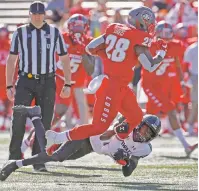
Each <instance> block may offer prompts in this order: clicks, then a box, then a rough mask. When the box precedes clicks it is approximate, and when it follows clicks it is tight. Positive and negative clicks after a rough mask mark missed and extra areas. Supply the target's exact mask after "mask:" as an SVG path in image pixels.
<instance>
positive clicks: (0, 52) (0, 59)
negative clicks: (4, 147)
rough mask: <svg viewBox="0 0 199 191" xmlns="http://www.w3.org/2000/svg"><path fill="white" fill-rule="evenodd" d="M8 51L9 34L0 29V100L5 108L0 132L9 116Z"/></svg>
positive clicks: (4, 28)
mask: <svg viewBox="0 0 199 191" xmlns="http://www.w3.org/2000/svg"><path fill="white" fill-rule="evenodd" d="M9 49H10V39H9V32H8V29H7V28H6V26H3V27H1V28H0V100H1V101H2V102H3V105H4V107H5V109H4V111H3V113H2V115H3V117H4V119H3V120H4V122H3V125H2V126H1V127H0V130H5V128H6V127H5V121H6V117H7V116H8V115H9V109H10V106H11V104H12V103H10V102H9V100H8V98H7V95H6V78H5V71H6V59H7V57H8V54H9Z"/></svg>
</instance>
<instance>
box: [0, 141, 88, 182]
mask: <svg viewBox="0 0 199 191" xmlns="http://www.w3.org/2000/svg"><path fill="white" fill-rule="evenodd" d="M89 143H90V142H88V140H87V139H85V140H78V141H72V142H67V143H65V144H63V145H61V146H60V148H59V149H58V150H57V151H55V152H54V153H53V155H52V156H49V155H47V153H46V152H41V153H39V154H36V155H34V156H32V157H29V158H27V159H23V160H10V161H8V163H6V164H5V165H4V166H3V168H2V169H1V171H0V180H1V181H4V180H5V179H6V178H7V177H8V176H9V175H10V174H11V173H12V172H14V171H15V170H16V169H18V168H21V167H23V166H28V165H35V164H44V163H46V162H57V161H59V162H62V161H64V160H68V159H70V160H72V159H77V158H80V157H82V156H84V155H86V154H88V153H90V152H92V147H91V145H90V147H88V146H89ZM86 147H88V148H90V150H89V149H87V150H86ZM78 152H79V153H78ZM77 154H78V155H77ZM73 155H74V156H73Z"/></svg>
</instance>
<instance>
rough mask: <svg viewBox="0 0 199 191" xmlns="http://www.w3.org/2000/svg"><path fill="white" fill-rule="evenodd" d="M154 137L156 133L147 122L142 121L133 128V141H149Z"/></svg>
mask: <svg viewBox="0 0 199 191" xmlns="http://www.w3.org/2000/svg"><path fill="white" fill-rule="evenodd" d="M155 137H156V134H155V133H154V132H153V130H152V129H151V128H150V127H149V125H148V124H146V123H145V122H142V123H141V124H140V125H138V127H137V128H135V129H134V130H133V141H134V142H140V143H143V142H149V141H151V140H153V139H154V138H155Z"/></svg>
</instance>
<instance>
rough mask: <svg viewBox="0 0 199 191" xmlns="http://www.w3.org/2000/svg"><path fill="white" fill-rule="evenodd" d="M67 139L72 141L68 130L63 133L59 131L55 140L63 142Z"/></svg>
mask: <svg viewBox="0 0 199 191" xmlns="http://www.w3.org/2000/svg"><path fill="white" fill-rule="evenodd" d="M65 141H71V138H70V136H69V133H68V131H63V132H61V133H57V135H56V137H55V142H56V143H57V144H60V143H63V142H65Z"/></svg>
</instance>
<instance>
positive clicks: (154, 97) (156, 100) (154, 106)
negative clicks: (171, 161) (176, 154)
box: [145, 88, 197, 156]
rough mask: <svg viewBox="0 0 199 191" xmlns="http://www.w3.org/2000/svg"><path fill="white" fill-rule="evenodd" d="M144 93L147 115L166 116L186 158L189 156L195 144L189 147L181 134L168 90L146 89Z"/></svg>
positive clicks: (195, 146)
mask: <svg viewBox="0 0 199 191" xmlns="http://www.w3.org/2000/svg"><path fill="white" fill-rule="evenodd" d="M145 92H146V94H147V96H148V99H149V102H150V108H149V107H147V113H152V114H156V115H158V114H160V113H165V114H168V117H169V122H170V124H171V128H172V129H173V132H174V134H175V136H176V137H178V139H179V140H180V142H181V143H182V145H183V147H184V148H185V152H186V154H187V156H189V155H190V154H191V152H192V151H193V150H195V148H197V144H195V145H193V146H190V145H189V144H188V143H187V141H186V139H185V137H184V135H183V134H182V130H181V128H180V123H179V121H178V120H177V116H176V111H175V104H174V102H172V101H171V100H170V99H171V98H170V97H169V90H168V91H164V93H163V92H161V91H160V90H157V89H152V88H150V89H149V88H148V89H146V90H145ZM163 95H164V96H163Z"/></svg>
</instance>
